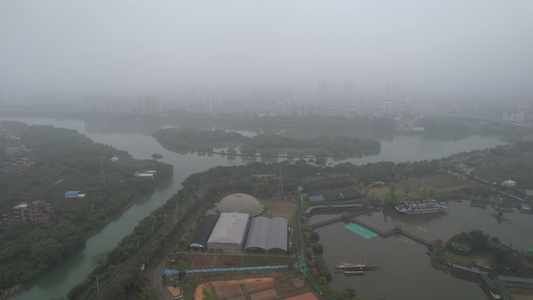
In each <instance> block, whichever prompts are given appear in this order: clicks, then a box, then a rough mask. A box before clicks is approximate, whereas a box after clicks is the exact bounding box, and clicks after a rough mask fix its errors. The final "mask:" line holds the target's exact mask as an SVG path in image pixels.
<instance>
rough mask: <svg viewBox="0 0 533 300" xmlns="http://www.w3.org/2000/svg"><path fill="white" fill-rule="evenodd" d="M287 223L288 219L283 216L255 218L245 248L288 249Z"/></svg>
mask: <svg viewBox="0 0 533 300" xmlns="http://www.w3.org/2000/svg"><path fill="white" fill-rule="evenodd" d="M287 225H288V222H287V220H286V219H284V218H281V217H277V218H273V219H268V218H266V217H255V218H253V219H252V223H251V225H250V230H249V231H248V238H247V240H246V247H245V249H246V250H282V251H287V249H288V247H287Z"/></svg>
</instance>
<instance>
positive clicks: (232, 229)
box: [207, 213, 248, 244]
mask: <svg viewBox="0 0 533 300" xmlns="http://www.w3.org/2000/svg"><path fill="white" fill-rule="evenodd" d="M247 224H248V214H242V213H221V214H220V218H219V219H218V222H217V224H216V225H215V228H214V229H213V232H212V233H211V236H210V237H209V240H208V241H207V243H208V244H210V243H226V244H239V243H241V242H242V240H243V238H244V233H245V231H246V227H247Z"/></svg>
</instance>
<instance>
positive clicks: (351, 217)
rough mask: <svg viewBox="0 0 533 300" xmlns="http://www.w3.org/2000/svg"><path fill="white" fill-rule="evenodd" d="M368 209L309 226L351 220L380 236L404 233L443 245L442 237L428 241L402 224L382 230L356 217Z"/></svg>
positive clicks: (420, 240)
mask: <svg viewBox="0 0 533 300" xmlns="http://www.w3.org/2000/svg"><path fill="white" fill-rule="evenodd" d="M367 212H368V210H363V211H359V212H356V213H347V212H345V213H343V214H342V216H340V217H336V218H332V219H329V220H326V221H322V222H320V223H316V224H312V225H309V226H308V229H309V230H310V231H311V230H314V229H316V228H319V227H322V226H326V225H329V224H333V223H336V222H340V221H349V222H352V223H355V224H358V225H359V226H362V227H364V228H366V229H368V230H371V231H373V232H375V233H377V234H378V235H379V236H380V237H382V238H386V237H389V236H391V235H393V234H402V235H404V236H406V237H408V238H410V239H412V240H414V241H417V242H419V243H421V244H423V245H425V246H427V247H437V246H440V245H442V244H443V243H444V242H443V241H442V240H441V239H437V240H434V241H431V242H430V241H427V240H425V239H423V238H421V237H418V236H416V235H414V234H412V233H409V232H406V231H404V230H403V229H402V226H401V225H394V228H392V229H391V230H389V231H385V232H383V231H381V230H379V229H378V228H376V227H373V226H370V225H368V224H366V223H364V222H363V221H361V220H358V219H356V218H355V217H357V216H359V215H362V214H365V213H367Z"/></svg>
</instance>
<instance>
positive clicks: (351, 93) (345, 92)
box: [342, 80, 355, 102]
mask: <svg viewBox="0 0 533 300" xmlns="http://www.w3.org/2000/svg"><path fill="white" fill-rule="evenodd" d="M354 98H355V84H354V83H353V81H351V80H348V81H346V82H344V84H343V86H342V100H343V101H345V102H351V101H352V100H354Z"/></svg>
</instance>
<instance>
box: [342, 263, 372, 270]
mask: <svg viewBox="0 0 533 300" xmlns="http://www.w3.org/2000/svg"><path fill="white" fill-rule="evenodd" d="M365 267H366V265H365V264H351V263H344V262H343V263H342V264H338V265H336V266H335V269H339V270H354V269H361V270H362V269H363V268H365Z"/></svg>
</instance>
